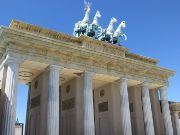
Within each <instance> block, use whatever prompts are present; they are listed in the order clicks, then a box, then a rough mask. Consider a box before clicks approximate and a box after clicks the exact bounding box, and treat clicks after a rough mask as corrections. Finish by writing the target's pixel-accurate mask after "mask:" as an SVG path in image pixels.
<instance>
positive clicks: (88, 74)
mask: <svg viewBox="0 0 180 135" xmlns="http://www.w3.org/2000/svg"><path fill="white" fill-rule="evenodd" d="M94 75H95V72H91V71H84V72H82V73H81V76H90V77H92V76H94Z"/></svg>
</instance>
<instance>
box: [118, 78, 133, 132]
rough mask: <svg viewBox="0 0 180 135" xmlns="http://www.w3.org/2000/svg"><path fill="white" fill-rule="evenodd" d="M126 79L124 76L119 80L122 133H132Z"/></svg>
mask: <svg viewBox="0 0 180 135" xmlns="http://www.w3.org/2000/svg"><path fill="white" fill-rule="evenodd" d="M127 81H128V80H127V79H126V78H121V79H120V81H119V88H120V89H119V90H120V111H121V113H120V114H121V130H122V135H132V130H131V118H130V111H129V98H128V89H127Z"/></svg>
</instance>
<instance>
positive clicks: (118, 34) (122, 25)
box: [112, 21, 127, 44]
mask: <svg viewBox="0 0 180 135" xmlns="http://www.w3.org/2000/svg"><path fill="white" fill-rule="evenodd" d="M125 27H126V22H125V21H122V22H121V23H120V24H119V26H118V28H117V29H116V31H115V32H114V34H113V38H112V43H113V44H117V43H120V40H119V38H120V37H122V36H124V38H125V40H127V36H126V35H125V34H123V33H122V28H125Z"/></svg>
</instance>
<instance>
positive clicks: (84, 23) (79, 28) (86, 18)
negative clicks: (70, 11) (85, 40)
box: [73, 3, 91, 37]
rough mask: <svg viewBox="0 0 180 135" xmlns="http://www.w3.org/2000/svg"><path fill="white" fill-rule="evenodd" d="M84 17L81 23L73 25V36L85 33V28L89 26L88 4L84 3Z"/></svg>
mask: <svg viewBox="0 0 180 135" xmlns="http://www.w3.org/2000/svg"><path fill="white" fill-rule="evenodd" d="M85 6H86V7H85V11H86V12H85V16H84V18H83V20H82V21H79V22H77V23H76V24H75V27H74V32H73V35H74V36H76V37H79V36H81V35H84V34H85V33H86V30H87V27H88V25H89V16H90V11H91V9H90V6H91V4H90V3H85Z"/></svg>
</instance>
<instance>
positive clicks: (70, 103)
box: [62, 97, 75, 111]
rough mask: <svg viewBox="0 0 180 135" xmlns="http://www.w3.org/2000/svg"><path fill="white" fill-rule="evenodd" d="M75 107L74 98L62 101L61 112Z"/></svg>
mask: <svg viewBox="0 0 180 135" xmlns="http://www.w3.org/2000/svg"><path fill="white" fill-rule="evenodd" d="M74 107H75V98H74V97H73V98H70V99H67V100H64V101H62V110H63V111H65V110H69V109H73V108H74Z"/></svg>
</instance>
